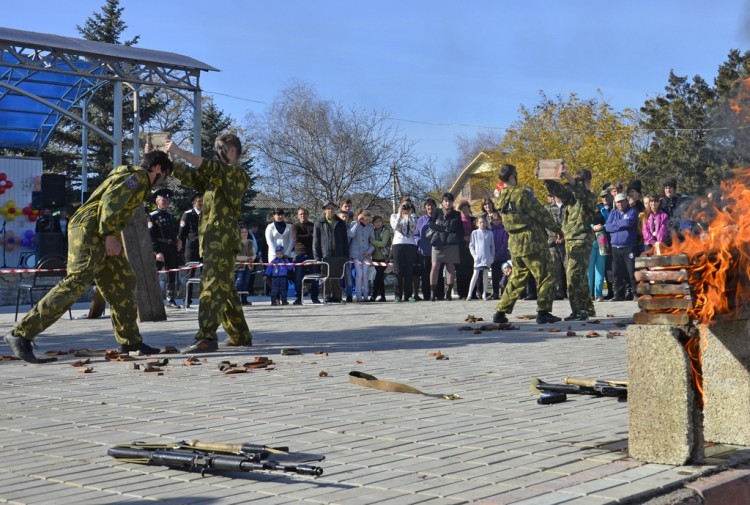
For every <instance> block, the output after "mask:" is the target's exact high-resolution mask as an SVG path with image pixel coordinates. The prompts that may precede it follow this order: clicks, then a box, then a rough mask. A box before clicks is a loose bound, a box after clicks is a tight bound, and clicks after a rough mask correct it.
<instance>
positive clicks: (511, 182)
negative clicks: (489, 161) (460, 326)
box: [492, 165, 561, 324]
mask: <svg viewBox="0 0 750 505" xmlns="http://www.w3.org/2000/svg"><path fill="white" fill-rule="evenodd" d="M499 175H500V180H501V181H503V183H505V187H504V188H503V190H502V191H501V192H500V197H499V198H498V201H497V205H496V207H497V208H498V209H499V210H500V213H501V214H502V216H503V224H504V225H505V229H506V230H507V232H508V234H509V237H508V245H509V246H510V256H511V258H512V260H513V273H512V274H511V277H510V280H509V281H508V286H507V288H506V289H505V290H504V291H503V294H502V296H501V297H500V301H499V302H498V304H497V308H496V309H495V310H496V312H495V315H494V317H493V319H492V320H493V321H494V322H495V323H507V322H508V318H507V317H505V315H506V314H509V313H511V312H512V311H513V307H514V306H515V304H516V300H518V297H519V296H520V295H521V292H522V291H523V289H524V287H525V286H526V279H527V277H528V276H529V274H531V275H533V276H534V278H535V279H536V280H537V283H538V292H537V316H536V322H537V323H539V324H544V323H556V322H558V321H559V320H560V318H559V317H555V316H553V315H552V314H550V312H551V311H552V297H553V291H554V283H553V280H552V272H551V268H552V267H551V264H552V257H551V256H550V253H549V248H548V247H547V240H546V238H547V232H546V231H545V229H547V230H552V231H553V232H555V233H561V228H560V225H559V224H557V223H556V222H555V220H554V219H552V216H550V214H549V212H547V210H546V209H545V208H544V207H543V206H542V204H541V203H539V202H538V201H537V200H536V199H535V198H530V197H529V194H528V193H527V192H526V190H525V189H523V188H519V187H518V173H517V172H516V167H514V166H513V165H501V166H500V173H499Z"/></svg>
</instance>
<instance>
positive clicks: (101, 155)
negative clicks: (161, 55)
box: [42, 0, 163, 202]
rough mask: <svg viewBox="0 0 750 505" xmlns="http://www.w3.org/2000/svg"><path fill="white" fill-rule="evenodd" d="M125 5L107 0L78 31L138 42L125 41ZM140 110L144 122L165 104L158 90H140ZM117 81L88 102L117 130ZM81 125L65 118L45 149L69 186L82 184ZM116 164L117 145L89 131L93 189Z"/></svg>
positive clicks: (127, 127) (94, 119) (76, 196)
mask: <svg viewBox="0 0 750 505" xmlns="http://www.w3.org/2000/svg"><path fill="white" fill-rule="evenodd" d="M123 11H124V7H120V1H119V0H107V1H106V4H105V5H104V6H103V7H102V8H101V12H94V13H93V14H92V15H91V16H90V17H89V18H88V19H87V20H86V21H85V23H84V24H83V26H77V27H76V28H77V30H78V32H79V33H80V34H81V36H82V37H83V38H85V39H86V40H92V41H96V42H105V43H108V44H123V45H127V46H130V45H135V44H136V43H137V42H138V39H139V37H138V36H135V37H133V38H131V39H129V40H126V41H124V42H123V41H122V40H121V37H122V35H123V33H124V32H125V30H126V29H127V24H126V23H125V21H124V20H123V17H122V15H123ZM123 93H124V95H123V106H122V107H123V109H122V110H123V116H122V117H123V132H124V136H125V138H124V139H123V160H122V161H123V163H127V162H128V158H129V157H130V156H132V147H133V139H132V138H128V137H127V133H128V132H132V131H133V113H132V112H133V101H134V95H133V90H132V89H131V88H129V87H127V86H124V87H123ZM139 97H140V98H139V113H140V121H141V123H142V124H144V123H146V122H147V121H148V120H149V119H150V118H151V117H153V115H154V114H155V113H156V112H157V111H158V110H160V108H162V107H163V102H162V101H161V100H159V97H158V95H157V92H156V90H154V89H150V88H149V89H145V90H144V89H142V90H140V91H139ZM113 110H114V84H113V83H112V82H108V83H106V84H105V85H104V86H102V87H101V88H100V89H98V90H97V91H96V92H95V93H94V95H93V96H92V97H91V98H90V101H89V103H88V108H87V111H88V120H89V122H91V123H92V124H94V125H95V126H97V127H99V128H101V129H102V130H104V131H113V126H114V114H113ZM82 139H83V138H82V129H81V125H80V124H79V123H77V122H75V121H73V120H71V119H69V118H63V119H62V120H61V121H60V123H59V124H58V126H57V128H56V130H55V133H54V134H53V136H52V139H51V142H50V144H49V146H48V148H47V149H46V150H45V151H44V152H43V153H42V158H43V163H44V166H45V171H48V172H55V173H62V174H65V175H66V176H67V178H68V181H69V187H76V186H80V182H81V181H80V173H81V159H82V158H81V153H80V150H81V145H82ZM112 168H113V146H112V145H111V144H110V143H109V142H107V141H106V140H104V139H102V138H100V137H99V136H98V135H96V134H95V133H93V132H89V133H88V174H89V178H88V180H87V183H88V189H89V191H91V190H93V189H94V188H96V186H98V184H99V183H100V182H101V181H102V180H103V179H104V177H106V175H107V174H108V173H109V172H110V170H111V169H112ZM78 200H80V193H79V192H78V191H69V194H68V201H69V202H72V201H78Z"/></svg>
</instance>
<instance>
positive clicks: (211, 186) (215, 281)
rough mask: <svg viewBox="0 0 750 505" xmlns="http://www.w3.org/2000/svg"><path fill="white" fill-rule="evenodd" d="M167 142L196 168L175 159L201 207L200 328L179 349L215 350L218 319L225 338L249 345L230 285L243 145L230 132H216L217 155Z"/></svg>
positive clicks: (244, 181) (243, 179) (242, 186)
mask: <svg viewBox="0 0 750 505" xmlns="http://www.w3.org/2000/svg"><path fill="white" fill-rule="evenodd" d="M165 148H166V150H167V152H168V153H169V154H171V155H172V156H174V157H177V158H182V159H184V160H186V161H187V162H188V163H190V164H191V165H193V166H194V167H196V168H191V167H187V166H184V165H178V166H176V167H175V173H174V176H175V177H176V178H178V179H179V180H180V181H181V182H182V184H184V185H185V186H189V187H191V188H193V189H195V190H196V191H198V192H200V193H203V210H202V215H201V221H200V225H199V229H198V231H199V234H200V254H201V257H202V258H203V273H202V274H201V293H200V306H199V310H198V325H199V328H198V332H197V333H196V335H195V342H194V343H193V344H192V345H189V346H188V347H185V348H184V349H182V350H181V351H180V352H182V353H183V354H188V353H197V352H214V351H216V350H218V349H219V343H218V341H217V336H216V330H217V329H218V327H219V324H221V325H222V326H224V330H225V331H226V332H227V337H228V338H227V344H228V345H230V346H243V347H249V346H251V345H252V335H251V334H250V329H249V328H248V326H247V321H245V314H244V313H243V311H242V305H241V304H240V295H239V293H238V292H237V288H236V287H235V285H234V282H233V279H234V266H235V259H236V258H237V254H238V252H239V244H240V232H239V229H238V228H237V222H238V221H239V220H240V215H241V209H240V204H241V200H242V195H243V194H244V193H245V190H247V187H248V186H249V185H250V180H249V179H248V177H247V174H246V173H245V172H244V171H243V170H242V168H241V167H240V165H239V159H240V155H241V154H242V146H241V144H240V139H239V138H237V136H236V135H234V134H229V133H228V134H224V135H220V136H218V137H217V138H216V141H215V142H214V151H215V152H216V158H217V159H216V160H209V159H204V158H203V157H201V156H198V155H195V154H193V153H191V152H188V151H185V150H183V149H180V148H179V147H178V146H177V144H175V143H174V142H172V141H171V140H169V141H167V143H166V145H165Z"/></svg>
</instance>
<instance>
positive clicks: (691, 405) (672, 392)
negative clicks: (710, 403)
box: [627, 325, 750, 465]
mask: <svg viewBox="0 0 750 505" xmlns="http://www.w3.org/2000/svg"><path fill="white" fill-rule="evenodd" d="M680 337H681V332H680V330H679V329H678V328H677V327H675V326H670V325H631V326H629V327H628V336H627V352H628V414H629V421H628V422H629V438H628V451H629V454H630V456H631V457H633V458H635V459H638V460H640V461H645V462H648V463H661V464H667V465H684V464H686V463H693V464H697V463H701V462H703V458H704V452H703V429H702V426H701V424H702V423H701V412H700V410H699V409H698V408H697V406H696V404H695V393H694V391H693V388H692V385H691V378H690V361H689V357H688V355H687V353H686V352H685V349H684V348H683V346H682V344H681V342H680V341H679V338H680ZM745 398H746V401H750V400H748V398H750V397H748V396H745Z"/></svg>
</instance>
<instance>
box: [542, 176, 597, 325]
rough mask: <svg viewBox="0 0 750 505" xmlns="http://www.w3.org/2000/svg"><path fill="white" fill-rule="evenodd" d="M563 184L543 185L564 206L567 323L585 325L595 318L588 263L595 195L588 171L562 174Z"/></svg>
mask: <svg viewBox="0 0 750 505" xmlns="http://www.w3.org/2000/svg"><path fill="white" fill-rule="evenodd" d="M562 178H563V179H565V181H566V183H565V184H561V183H559V182H557V181H551V180H548V181H544V183H545V186H547V191H550V192H551V193H554V194H555V195H558V196H559V197H560V198H561V199H562V201H563V204H564V205H565V213H564V216H563V223H562V231H563V234H564V235H565V255H566V259H567V261H566V264H565V271H566V276H567V280H568V301H569V302H570V309H571V314H570V316H568V317H566V318H565V320H566V321H586V320H587V319H588V318H589V316H594V315H596V312H595V311H594V302H593V301H592V300H591V294H590V291H589V283H588V270H589V260H590V258H591V244H592V242H593V241H594V232H593V230H592V229H591V225H592V224H593V221H594V213H596V211H597V209H596V200H597V198H596V195H595V194H594V193H593V192H592V191H591V171H590V170H588V169H585V168H583V169H581V170H579V171H578V173H577V174H576V175H575V177H571V176H570V175H569V174H568V173H567V172H565V171H563V172H562Z"/></svg>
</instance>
